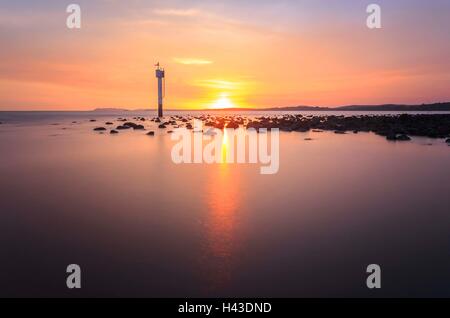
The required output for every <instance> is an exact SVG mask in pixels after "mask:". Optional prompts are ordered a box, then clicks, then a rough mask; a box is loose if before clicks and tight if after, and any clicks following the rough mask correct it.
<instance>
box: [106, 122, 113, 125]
mask: <svg viewBox="0 0 450 318" xmlns="http://www.w3.org/2000/svg"><path fill="white" fill-rule="evenodd" d="M105 125H114V124H113V123H112V122H110V121H107V122H106V123H105Z"/></svg>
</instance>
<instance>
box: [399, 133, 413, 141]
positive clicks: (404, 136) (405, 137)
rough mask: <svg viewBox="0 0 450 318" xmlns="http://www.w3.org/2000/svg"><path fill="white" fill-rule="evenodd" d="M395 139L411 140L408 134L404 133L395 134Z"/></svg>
mask: <svg viewBox="0 0 450 318" xmlns="http://www.w3.org/2000/svg"><path fill="white" fill-rule="evenodd" d="M397 140H400V141H408V140H411V138H409V136H407V135H405V134H401V135H400V136H397Z"/></svg>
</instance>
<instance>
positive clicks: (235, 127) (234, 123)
mask: <svg viewBox="0 0 450 318" xmlns="http://www.w3.org/2000/svg"><path fill="white" fill-rule="evenodd" d="M227 128H233V129H238V128H239V124H238V123H236V122H234V121H231V122H229V123H228V124H227Z"/></svg>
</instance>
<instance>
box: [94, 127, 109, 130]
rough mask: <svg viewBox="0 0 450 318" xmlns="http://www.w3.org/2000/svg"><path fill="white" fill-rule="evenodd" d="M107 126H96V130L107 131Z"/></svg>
mask: <svg viewBox="0 0 450 318" xmlns="http://www.w3.org/2000/svg"><path fill="white" fill-rule="evenodd" d="M105 130H106V128H105V127H96V128H94V131H105Z"/></svg>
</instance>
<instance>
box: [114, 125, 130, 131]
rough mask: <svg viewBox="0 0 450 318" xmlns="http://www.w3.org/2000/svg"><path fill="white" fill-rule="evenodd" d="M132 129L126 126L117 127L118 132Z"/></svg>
mask: <svg viewBox="0 0 450 318" xmlns="http://www.w3.org/2000/svg"><path fill="white" fill-rule="evenodd" d="M130 128H131V127H130V126H124V125H121V126H117V127H116V129H117V130H124V129H130Z"/></svg>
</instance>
